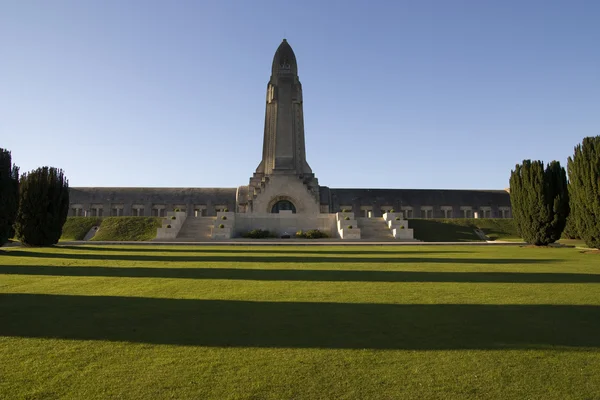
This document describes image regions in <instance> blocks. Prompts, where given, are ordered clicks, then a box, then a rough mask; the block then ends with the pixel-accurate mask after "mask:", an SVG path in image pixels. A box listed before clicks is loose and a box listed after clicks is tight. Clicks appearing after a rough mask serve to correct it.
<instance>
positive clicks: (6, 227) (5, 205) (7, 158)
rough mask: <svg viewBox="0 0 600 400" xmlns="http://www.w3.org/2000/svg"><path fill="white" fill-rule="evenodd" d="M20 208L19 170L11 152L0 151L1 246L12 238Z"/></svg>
mask: <svg viewBox="0 0 600 400" xmlns="http://www.w3.org/2000/svg"><path fill="white" fill-rule="evenodd" d="M18 206H19V168H17V167H16V166H15V165H14V164H13V163H12V157H11V154H10V151H8V150H5V149H0V246H2V245H3V244H4V243H6V242H7V241H8V239H10V238H11V237H12V233H13V229H12V228H13V224H14V222H15V219H16V217H17V210H18V208H19V207H18Z"/></svg>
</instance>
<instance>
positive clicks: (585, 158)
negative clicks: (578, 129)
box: [567, 136, 600, 249]
mask: <svg viewBox="0 0 600 400" xmlns="http://www.w3.org/2000/svg"><path fill="white" fill-rule="evenodd" d="M567 168H568V170H569V195H570V198H571V199H570V201H571V217H572V219H573V222H572V223H573V225H574V230H575V231H576V233H578V234H579V236H580V237H581V239H583V241H584V242H585V244H586V245H587V246H589V247H592V248H596V249H600V136H596V137H586V138H585V139H583V142H582V143H581V144H579V145H577V147H575V151H574V154H573V157H569V160H568V162H567Z"/></svg>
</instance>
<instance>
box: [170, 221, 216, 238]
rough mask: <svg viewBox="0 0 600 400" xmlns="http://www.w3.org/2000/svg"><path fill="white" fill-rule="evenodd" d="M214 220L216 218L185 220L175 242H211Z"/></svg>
mask: <svg viewBox="0 0 600 400" xmlns="http://www.w3.org/2000/svg"><path fill="white" fill-rule="evenodd" d="M216 219H217V217H188V218H186V220H185V222H184V223H183V226H182V227H181V230H180V231H179V234H178V235H177V239H176V240H178V241H181V242H195V241H204V240H211V239H212V230H213V226H214V225H215V221H216Z"/></svg>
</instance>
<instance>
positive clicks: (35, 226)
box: [15, 167, 69, 246]
mask: <svg viewBox="0 0 600 400" xmlns="http://www.w3.org/2000/svg"><path fill="white" fill-rule="evenodd" d="M19 198H20V207H19V212H18V213H17V221H16V223H15V228H16V233H17V237H18V238H19V240H20V241H21V243H23V244H24V245H26V246H51V245H53V244H56V243H58V239H59V238H60V235H61V234H62V227H63V225H64V224H65V221H66V220H67V214H68V212H69V184H68V182H67V179H66V178H65V176H64V174H63V171H62V170H60V169H56V168H52V167H42V168H38V169H36V170H34V171H31V172H30V173H28V174H23V176H22V177H21V185H20V191H19Z"/></svg>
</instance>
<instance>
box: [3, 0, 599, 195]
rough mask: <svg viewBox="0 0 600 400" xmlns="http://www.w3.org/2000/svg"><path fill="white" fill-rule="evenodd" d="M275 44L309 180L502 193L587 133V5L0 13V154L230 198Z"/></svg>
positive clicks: (57, 0)
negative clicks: (537, 162) (516, 176)
mask: <svg viewBox="0 0 600 400" xmlns="http://www.w3.org/2000/svg"><path fill="white" fill-rule="evenodd" d="M283 37H286V38H287V39H288V41H289V43H290V44H291V46H292V48H293V49H294V51H295V53H296V57H297V59H298V68H299V75H300V80H301V82H302V84H303V89H304V114H305V129H306V152H307V159H308V162H309V164H310V165H311V167H312V169H313V171H314V172H315V173H316V175H317V177H318V178H319V182H320V184H321V185H326V186H330V187H334V188H335V187H337V188H342V187H364V188H457V189H460V188H465V189H471V188H473V189H474V188H479V189H502V188H504V187H507V186H508V178H509V175H510V170H511V169H512V168H513V167H514V165H515V164H516V163H517V162H520V161H521V160H523V159H525V158H531V159H541V160H544V161H550V160H554V159H556V160H559V161H560V162H561V163H565V164H566V159H567V157H568V156H569V155H570V154H572V152H573V147H574V146H575V145H576V144H577V143H579V142H581V140H582V139H583V138H584V137H586V136H596V135H600V1H596V0H589V1H577V0H568V1H548V0H545V1H541V0H540V1H533V0H526V1H523V0H519V1H507V0H502V1H500V0H498V1H487V0H472V1H446V0H438V1H421V0H419V1H410V2H409V1H348V0H345V1H283V0H277V1H258V0H253V1H245V0H239V1H222V0H219V1H200V0H197V1H173V2H171V1H146V0H144V1H142V0H129V1H122V0H118V1H117V0H103V1H78V0H77V1H61V0H54V1H28V0H0V147H4V148H8V149H9V150H11V151H12V153H13V159H14V161H15V162H16V163H17V164H18V165H20V166H21V168H22V171H28V170H31V169H34V168H36V167H38V166H42V165H50V166H55V167H60V168H63V169H64V170H65V173H66V175H67V177H68V178H69V181H70V185H71V186H155V187H236V186H239V185H244V184H248V178H249V177H250V176H251V174H252V173H253V172H254V170H255V168H256V166H257V165H258V163H259V162H260V158H261V152H262V137H263V124H264V112H265V110H264V106H265V90H266V84H267V81H268V79H269V75H270V67H271V62H272V58H273V54H274V52H275V50H276V49H277V46H278V45H279V43H280V42H281V39H282V38H283Z"/></svg>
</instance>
